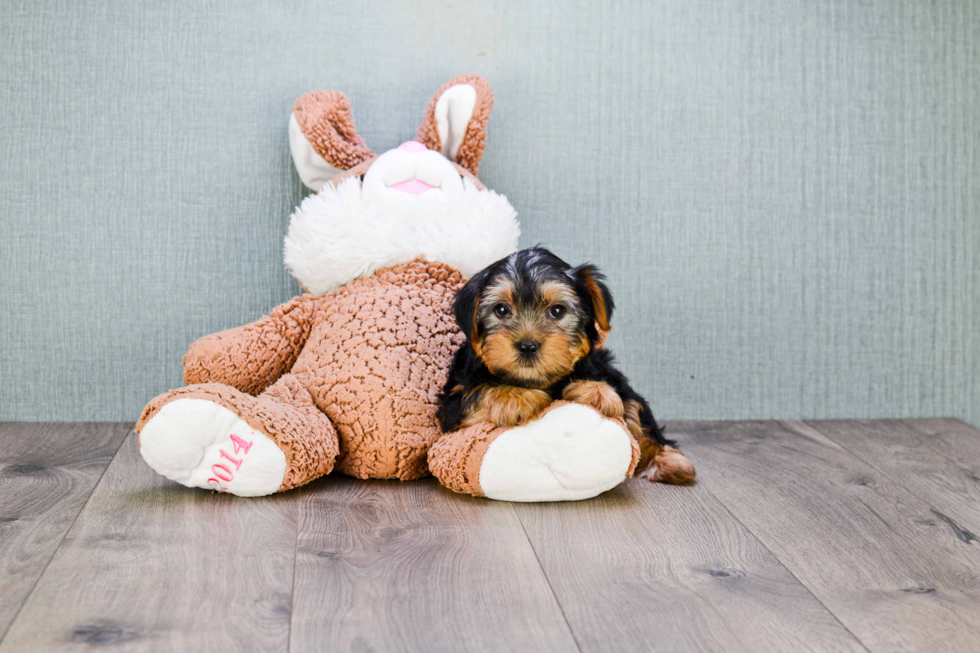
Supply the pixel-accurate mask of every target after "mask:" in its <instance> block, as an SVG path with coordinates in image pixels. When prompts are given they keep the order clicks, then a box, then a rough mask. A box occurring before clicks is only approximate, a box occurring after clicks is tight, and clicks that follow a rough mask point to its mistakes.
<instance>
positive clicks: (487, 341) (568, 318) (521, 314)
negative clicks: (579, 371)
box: [456, 248, 612, 389]
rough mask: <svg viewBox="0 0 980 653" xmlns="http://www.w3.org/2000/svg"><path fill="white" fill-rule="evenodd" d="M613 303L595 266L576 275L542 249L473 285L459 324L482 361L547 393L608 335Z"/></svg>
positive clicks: (520, 255)
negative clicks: (601, 334)
mask: <svg viewBox="0 0 980 653" xmlns="http://www.w3.org/2000/svg"><path fill="white" fill-rule="evenodd" d="M611 309H612V298H611V297H610V296H609V291H608V289H606V287H605V285H603V284H602V281H601V275H599V274H598V271H597V270H596V269H595V268H594V267H592V266H580V267H579V268H575V269H572V268H571V266H569V265H568V264H567V263H565V262H564V261H562V260H561V259H559V258H558V257H557V256H555V255H554V254H552V253H551V252H549V251H548V250H545V249H542V248H532V249H527V250H522V251H520V252H517V253H515V254H512V255H511V256H509V257H507V258H506V259H503V260H502V261H498V262H497V263H495V264H493V265H492V266H490V267H489V268H487V269H486V270H484V271H483V272H481V273H479V274H478V275H476V276H475V277H473V279H471V280H470V281H469V283H467V285H466V287H464V288H463V289H462V290H461V291H460V293H459V294H458V295H457V298H456V317H457V321H458V322H459V324H460V327H461V328H462V329H463V331H464V332H465V333H467V335H468V336H469V340H470V344H471V345H472V347H473V350H474V351H475V352H476V354H477V356H479V357H480V359H481V360H482V361H483V363H484V364H485V365H486V366H487V368H488V369H489V370H490V371H491V372H492V373H493V374H495V375H497V376H500V377H501V378H503V379H504V380H506V381H507V382H508V383H512V384H515V385H521V386H525V387H529V388H542V389H543V388H547V387H548V386H550V385H552V384H553V383H555V382H556V381H558V380H559V379H561V378H562V377H565V376H567V375H568V374H569V373H570V372H571V371H572V368H573V367H574V366H575V363H576V362H578V360H579V359H581V358H582V357H583V356H585V355H586V354H587V353H588V352H589V350H590V349H591V348H592V347H593V346H595V344H596V343H597V342H598V332H597V330H596V325H597V324H598V325H599V326H600V328H603V329H604V330H605V329H608V319H609V313H610V311H611Z"/></svg>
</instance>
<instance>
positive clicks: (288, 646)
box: [286, 502, 303, 653]
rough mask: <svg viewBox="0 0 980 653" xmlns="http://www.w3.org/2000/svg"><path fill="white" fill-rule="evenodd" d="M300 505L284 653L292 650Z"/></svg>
mask: <svg viewBox="0 0 980 653" xmlns="http://www.w3.org/2000/svg"><path fill="white" fill-rule="evenodd" d="M301 505H302V502H300V503H299V504H298V505H297V508H296V538H295V539H294V540H293V581H292V583H290V585H289V630H288V632H287V633H286V653H289V652H290V651H292V650H293V606H294V605H296V559H297V558H298V557H299V533H300V530H301V529H300V525H301V522H302V520H303V511H302V509H301V508H300V506H301Z"/></svg>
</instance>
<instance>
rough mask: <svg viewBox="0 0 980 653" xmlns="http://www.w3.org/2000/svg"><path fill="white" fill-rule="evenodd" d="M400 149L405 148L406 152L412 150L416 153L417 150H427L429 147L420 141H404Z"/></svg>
mask: <svg viewBox="0 0 980 653" xmlns="http://www.w3.org/2000/svg"><path fill="white" fill-rule="evenodd" d="M398 149H399V150H405V151H406V152H411V153H413V154H414V153H416V152H425V151H426V150H427V149H429V148H427V147H426V146H425V145H422V144H421V143H419V142H418V141H405V142H404V143H402V144H401V145H399V146H398Z"/></svg>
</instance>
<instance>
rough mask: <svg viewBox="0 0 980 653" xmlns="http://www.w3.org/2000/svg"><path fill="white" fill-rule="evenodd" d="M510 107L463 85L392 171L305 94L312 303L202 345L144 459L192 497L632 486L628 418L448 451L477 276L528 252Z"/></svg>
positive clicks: (304, 276)
mask: <svg viewBox="0 0 980 653" xmlns="http://www.w3.org/2000/svg"><path fill="white" fill-rule="evenodd" d="M492 104H493V95H492V92H491V90H490V86H489V85H488V84H487V82H486V81H485V80H483V79H482V78H481V77H479V76H477V75H463V76H461V77H457V78H456V79H453V80H451V81H450V82H448V83H447V84H445V85H444V86H443V87H442V88H441V89H439V91H438V92H437V93H436V95H435V97H434V98H433V99H432V101H431V102H430V103H429V106H428V108H427V110H426V114H425V119H424V121H423V122H422V126H421V128H420V129H419V131H418V135H417V137H416V138H417V140H415V141H409V142H407V143H404V144H402V145H401V146H400V147H398V148H397V149H394V150H391V151H388V152H385V153H384V154H381V155H380V156H376V155H375V154H374V153H373V152H372V151H371V150H370V149H368V148H367V146H366V145H365V144H364V141H363V139H362V138H361V137H360V136H359V135H358V133H357V130H356V129H355V127H354V120H353V116H352V113H351V109H350V103H349V102H348V100H347V98H345V97H344V96H343V95H342V94H340V93H336V92H324V91H319V92H314V93H308V94H307V95H304V96H303V97H301V98H300V99H299V100H298V101H297V102H296V104H295V106H294V108H293V113H292V116H291V118H290V121H289V141H290V149H291V151H292V154H293V160H294V162H295V164H296V168H297V170H298V172H299V175H300V177H301V178H302V180H303V182H304V183H305V184H306V185H307V186H309V187H310V188H312V189H313V190H315V191H318V192H317V193H316V194H315V195H311V196H309V197H308V198H307V199H305V200H304V201H303V203H302V204H301V205H300V207H299V208H298V209H297V210H296V211H295V213H294V214H293V216H292V220H291V223H290V226H289V233H288V234H287V236H286V241H285V262H286V266H287V267H288V268H289V270H290V271H291V272H292V274H293V275H294V276H295V277H296V279H297V280H298V281H299V283H300V285H301V286H302V287H303V289H304V290H306V291H307V294H304V295H302V296H300V297H296V298H295V299H293V300H291V301H289V302H287V303H285V304H283V305H281V306H279V307H277V308H276V309H274V310H273V311H272V313H271V314H270V315H268V316H266V317H263V318H262V319H260V320H258V321H257V322H253V323H252V324H247V325H245V326H242V327H238V328H236V329H230V330H228V331H222V332H220V333H215V334H213V335H210V336H206V337H204V338H201V339H200V340H198V341H197V342H195V343H193V344H192V345H191V346H190V349H189V350H188V352H187V355H186V356H184V380H185V382H186V383H187V385H186V386H185V387H183V388H180V389H178V390H173V391H171V392H168V393H166V394H163V395H161V396H159V397H157V398H156V399H154V400H153V401H151V402H150V404H149V405H148V406H147V407H146V409H145V410H144V411H143V415H142V416H141V418H140V420H139V423H138V424H137V425H136V430H137V432H138V433H139V435H140V446H141V452H142V455H143V458H144V459H145V460H146V462H147V463H149V465H150V466H151V467H152V468H153V469H154V470H156V471H157V472H158V473H160V474H163V475H164V476H166V477H167V478H170V479H172V480H174V481H177V482H178V483H181V484H183V485H186V486H189V487H200V488H209V489H215V490H220V491H223V492H229V493H231V494H236V495H239V496H261V495H267V494H272V493H273V492H280V491H283V490H288V489H290V488H293V487H296V486H299V485H302V484H304V483H307V482H309V481H311V480H313V479H315V478H318V477H320V476H323V475H324V474H328V473H330V472H331V471H333V470H338V471H341V472H343V473H345V474H348V475H351V476H355V477H358V478H398V479H402V480H408V479H415V478H419V477H421V476H424V475H426V474H428V473H430V472H431V473H432V474H434V475H435V476H436V477H437V478H438V479H439V480H440V481H441V482H442V483H443V484H444V485H445V486H446V487H448V488H450V489H452V490H455V491H457V492H464V493H467V494H473V495H479V496H487V497H490V498H494V499H503V500H510V501H555V500H575V499H584V498H588V497H592V496H595V495H597V494H599V493H601V492H604V491H606V490H608V489H610V488H612V487H613V486H615V485H617V484H619V483H620V482H622V481H623V480H624V479H626V478H627V477H629V476H630V475H632V473H633V469H634V468H635V466H636V462H637V460H638V457H639V448H638V445H637V443H636V441H635V440H634V439H633V438H632V436H631V435H630V433H629V432H628V431H627V429H626V428H625V426H624V424H623V423H622V422H621V421H618V420H610V419H606V418H604V417H603V416H602V415H600V414H599V413H598V412H596V411H595V410H593V409H592V408H590V407H587V406H583V405H580V404H568V403H563V402H557V403H555V404H553V405H552V406H551V407H550V408H549V409H548V410H547V412H546V413H545V414H544V415H542V416H541V417H539V418H538V419H536V420H534V421H532V422H530V423H528V424H526V425H524V426H521V427H517V428H512V429H495V428H493V427H492V426H490V425H480V424H477V425H475V426H471V427H469V428H467V429H464V430H461V431H457V432H455V433H450V434H442V433H441V432H440V430H439V426H438V424H437V422H436V401H437V397H438V394H439V391H440V389H441V387H442V384H443V383H444V382H445V379H446V375H447V373H448V368H449V365H450V362H451V360H452V356H453V353H454V351H455V349H456V348H457V347H458V346H459V345H460V344H461V343H462V342H463V341H464V336H463V334H461V333H460V331H459V329H458V328H457V326H456V324H455V321H454V319H453V315H452V302H453V297H454V294H455V292H456V291H457V290H458V289H459V288H460V287H461V286H462V285H463V283H464V281H465V279H466V278H467V277H468V276H470V275H472V274H474V273H476V272H477V271H479V270H480V269H482V268H483V267H485V266H487V265H489V264H490V263H492V262H494V261H496V260H498V259H500V258H503V257H504V256H506V255H508V254H510V253H511V252H513V251H515V249H516V248H517V238H518V235H519V228H518V225H517V220H516V214H515V211H514V209H513V208H512V207H511V205H510V203H508V201H507V199H506V198H505V197H503V196H502V195H498V194H497V193H494V192H493V191H491V190H487V189H486V188H485V187H484V186H483V184H481V183H480V182H479V181H478V180H477V179H476V177H475V175H476V172H477V166H478V164H479V161H480V157H481V156H482V154H483V148H484V144H485V142H486V125H487V120H488V118H489V115H490V108H491V105H492Z"/></svg>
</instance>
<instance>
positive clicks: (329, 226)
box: [285, 177, 520, 295]
mask: <svg viewBox="0 0 980 653" xmlns="http://www.w3.org/2000/svg"><path fill="white" fill-rule="evenodd" d="M361 185H362V184H361V180H360V179H358V178H356V177H351V178H349V179H345V180H344V181H343V182H341V183H340V185H339V186H337V187H334V186H333V185H331V184H327V185H325V186H324V187H323V189H322V190H321V191H320V192H319V193H317V194H316V195H310V196H309V197H307V198H306V199H305V200H303V203H302V204H300V206H299V208H297V209H296V211H295V212H294V213H293V215H292V218H291V219H290V222H289V233H288V234H287V235H286V240H285V262H286V267H287V268H288V269H289V271H290V272H291V273H292V275H293V276H294V277H296V280H297V281H299V283H300V284H301V285H302V286H303V287H304V288H305V289H306V290H307V291H309V292H311V293H314V294H318V295H320V294H324V293H328V292H332V291H334V290H336V289H338V288H340V287H341V286H343V285H344V284H347V283H349V282H351V281H353V280H354V279H356V278H358V277H361V276H365V275H369V274H371V273H373V272H375V271H376V270H379V269H381V268H385V267H389V266H391V265H396V264H398V263H404V262H407V261H411V260H412V259H414V258H417V257H419V256H423V257H425V258H426V259H428V260H430V261H440V262H442V263H446V264H448V265H451V266H453V267H455V268H456V269H457V270H459V271H460V272H462V273H463V275H464V276H465V277H466V278H469V277H471V276H473V274H475V273H476V272H479V271H480V270H482V269H483V268H485V267H486V266H487V265H489V264H491V263H493V262H494V261H497V260H500V259H501V258H503V257H505V256H507V255H508V254H511V253H513V252H514V251H515V250H516V249H517V239H518V236H520V227H519V226H518V224H517V212H516V211H515V210H514V207H512V206H511V205H510V203H509V202H508V201H507V198H506V197H504V196H503V195H498V194H497V193H495V192H493V191H492V190H479V189H477V187H476V186H475V185H474V184H473V182H472V181H471V180H469V179H463V192H462V194H461V195H459V196H457V197H453V198H451V199H450V200H449V201H447V198H446V196H445V194H444V193H442V192H441V191H430V192H427V193H423V194H422V195H419V196H414V195H407V194H406V195H405V199H406V201H405V204H404V206H402V207H400V208H399V209H398V210H393V208H392V207H391V206H388V207H386V209H385V210H384V211H383V212H380V213H379V212H378V211H375V210H372V208H371V207H372V205H377V203H372V202H367V201H365V200H364V198H363V197H362V193H361ZM392 192H395V191H392ZM427 196H429V197H427ZM430 197H431V199H430Z"/></svg>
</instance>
